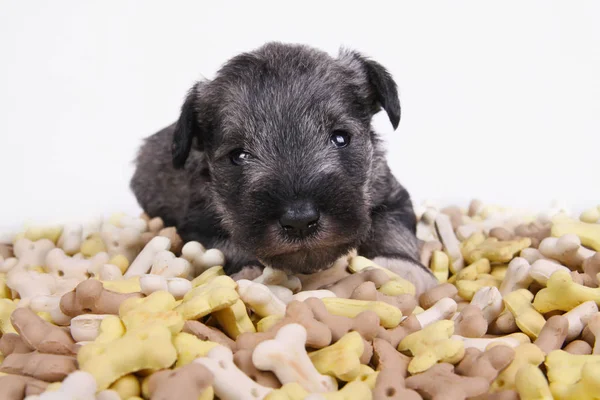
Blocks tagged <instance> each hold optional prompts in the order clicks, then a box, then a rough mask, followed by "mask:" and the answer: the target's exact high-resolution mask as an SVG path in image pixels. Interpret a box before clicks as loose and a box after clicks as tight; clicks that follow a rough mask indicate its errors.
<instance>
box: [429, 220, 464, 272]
mask: <svg viewBox="0 0 600 400" xmlns="http://www.w3.org/2000/svg"><path fill="white" fill-rule="evenodd" d="M435 230H436V232H437V235H438V237H439V238H440V241H441V242H442V245H443V248H444V251H445V252H446V254H447V255H448V257H449V258H450V270H451V271H452V272H453V273H457V272H459V271H460V270H461V269H463V267H464V266H465V261H464V258H463V254H462V252H461V249H460V242H459V241H458V239H457V238H456V235H455V233H454V229H453V228H452V222H451V221H450V217H448V216H447V215H446V214H442V213H440V214H438V215H437V216H436V217H435Z"/></svg>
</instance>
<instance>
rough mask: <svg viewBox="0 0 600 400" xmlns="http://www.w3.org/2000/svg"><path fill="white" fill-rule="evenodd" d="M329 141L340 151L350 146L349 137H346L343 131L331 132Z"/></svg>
mask: <svg viewBox="0 0 600 400" xmlns="http://www.w3.org/2000/svg"><path fill="white" fill-rule="evenodd" d="M330 139H331V143H333V145H334V146H335V147H338V148H340V149H341V148H342V147H346V146H348V145H349V144H350V135H348V134H347V133H346V132H344V131H333V133H332V134H331V137H330Z"/></svg>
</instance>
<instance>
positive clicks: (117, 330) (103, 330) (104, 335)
mask: <svg viewBox="0 0 600 400" xmlns="http://www.w3.org/2000/svg"><path fill="white" fill-rule="evenodd" d="M124 334H125V327H124V326H123V323H122V322H121V319H120V318H119V317H117V316H116V315H107V316H106V317H105V318H104V319H103V320H102V322H100V330H99V333H98V336H97V337H96V340H94V343H95V344H100V343H110V342H112V341H113V340H116V339H118V338H120V337H122V336H123V335H124Z"/></svg>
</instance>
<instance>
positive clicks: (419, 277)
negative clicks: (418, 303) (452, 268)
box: [373, 257, 439, 297]
mask: <svg viewBox="0 0 600 400" xmlns="http://www.w3.org/2000/svg"><path fill="white" fill-rule="evenodd" d="M373 262H374V263H375V264H377V265H379V266H380V267H383V268H387V269H389V270H390V271H392V272H393V273H395V274H398V275H400V276H401V277H402V278H404V279H406V280H407V281H410V282H411V283H412V284H413V285H415V290H416V296H417V297H418V296H420V295H421V294H422V293H424V292H426V291H428V290H429V289H431V288H433V287H435V286H437V285H439V282H438V280H437V278H436V277H435V276H434V275H433V274H432V273H431V271H429V270H428V269H427V268H425V267H424V266H422V265H420V264H417V263H416V262H414V261H408V260H405V259H400V258H388V257H375V258H374V259H373Z"/></svg>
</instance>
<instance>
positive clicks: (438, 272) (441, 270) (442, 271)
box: [429, 250, 450, 283]
mask: <svg viewBox="0 0 600 400" xmlns="http://www.w3.org/2000/svg"><path fill="white" fill-rule="evenodd" d="M449 266H450V258H449V257H448V255H447V254H446V253H444V252H443V251H439V250H436V251H434V252H433V254H432V256H431V261H430V262H429V268H430V269H431V272H433V275H434V276H435V277H436V278H437V280H438V281H439V282H440V283H444V282H447V281H448V275H449V273H450V272H449Z"/></svg>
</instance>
